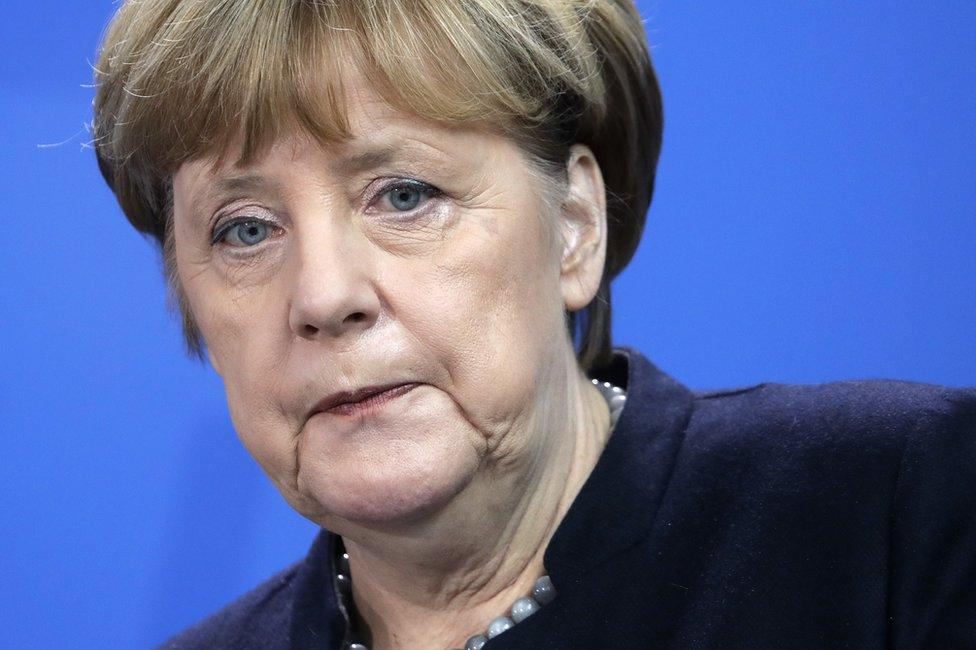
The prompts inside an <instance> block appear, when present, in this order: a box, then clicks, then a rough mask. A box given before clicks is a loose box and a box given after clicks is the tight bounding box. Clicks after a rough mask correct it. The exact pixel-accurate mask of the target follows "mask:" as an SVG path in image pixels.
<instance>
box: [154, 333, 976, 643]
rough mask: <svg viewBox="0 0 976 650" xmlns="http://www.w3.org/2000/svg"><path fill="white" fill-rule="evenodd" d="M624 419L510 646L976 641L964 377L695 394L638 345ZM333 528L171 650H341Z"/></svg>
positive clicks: (612, 376) (627, 356)
mask: <svg viewBox="0 0 976 650" xmlns="http://www.w3.org/2000/svg"><path fill="white" fill-rule="evenodd" d="M594 374H596V376H599V377H600V378H602V379H606V380H609V381H611V382H613V383H615V384H617V385H620V386H625V387H626V388H627V391H628V398H627V405H626V407H625V408H624V411H623V414H622V416H621V418H620V421H619V422H618V423H617V428H616V430H615V431H614V433H613V435H612V436H611V438H610V440H609V442H608V444H607V447H606V449H605V450H604V452H603V454H602V456H601V457H600V460H599V462H598V464H597V466H596V467H595V469H594V470H593V473H592V474H591V476H590V477H589V479H588V481H587V482H586V484H585V485H584V487H583V489H582V491H581V492H580V494H579V495H578V497H577V498H576V500H575V502H574V503H573V505H572V507H571V508H570V510H569V512H568V513H567V515H566V518H565V519H564V520H563V522H562V523H561V525H560V526H559V528H558V530H557V532H556V534H555V536H554V537H553V539H552V541H551V543H550V545H549V547H548V549H546V554H545V566H546V568H547V570H548V571H549V574H550V576H551V577H552V581H553V583H554V584H555V586H556V590H557V593H558V596H557V597H556V600H555V601H553V602H552V603H550V604H549V605H546V606H545V607H543V608H542V610H540V611H539V612H538V613H536V614H534V615H533V616H531V617H530V618H529V619H527V620H525V621H524V622H522V623H520V624H518V625H516V626H515V627H514V628H512V629H511V630H509V631H507V632H505V633H503V634H501V635H499V636H498V637H496V638H495V639H493V640H491V641H489V643H488V644H487V646H486V650H488V649H490V650H503V649H506V648H553V649H557V648H558V649H562V650H566V649H572V648H607V649H614V650H621V649H626V648H635V649H637V648H640V649H650V648H722V649H728V648H750V649H757V648H858V649H862V648H867V649H870V648H938V649H942V648H976V390H973V389H952V388H943V387H938V386H931V385H924V384H915V383H908V382H898V381H857V382H838V383H830V384H823V385H816V386H792V385H782V384H760V385H758V386H753V387H751V388H744V389H739V390H732V391H718V392H710V393H695V392H692V391H689V390H688V389H687V388H685V387H684V386H682V385H681V384H679V383H677V382H676V381H675V380H673V379H671V378H670V377H668V376H667V375H665V374H664V373H662V372H661V371H660V370H658V369H657V368H655V367H654V366H653V365H652V364H651V363H650V362H649V361H648V360H647V359H645V358H644V357H643V356H642V355H641V354H640V353H638V352H636V351H634V350H628V349H623V350H617V352H616V355H615V359H614V363H613V364H612V365H611V366H610V367H608V368H606V369H604V370H603V371H602V372H597V373H594ZM334 543H335V539H334V536H333V535H332V534H330V533H328V532H327V531H322V533H321V534H320V535H319V536H318V537H317V539H316V540H315V542H314V544H313V546H312V549H311V551H310V552H309V554H308V556H307V557H306V558H305V560H304V561H302V562H300V563H298V564H296V565H294V566H292V567H291V568H289V569H287V570H286V571H284V572H283V573H281V574H279V575H277V576H275V577H274V578H272V579H270V580H269V581H268V582H266V583H265V584H263V585H261V586H260V587H258V588H257V589H255V590H254V591H252V592H251V593H249V594H247V595H245V596H243V597H242V598H241V599H240V600H238V601H237V602H235V603H232V604H231V605H229V606H228V607H227V608H226V609H224V610H223V611H221V612H219V613H217V614H216V615H214V616H213V617H211V618H209V619H207V620H205V621H203V622H202V623H199V624H198V625H196V626H195V627H193V628H190V629H189V630H187V631H185V632H183V633H182V634H181V635H180V636H178V637H176V638H175V639H173V640H171V641H170V642H169V643H168V644H167V646H166V647H170V648H321V649H328V648H339V644H340V642H341V639H342V638H343V634H344V630H345V621H344V618H343V616H342V614H341V613H340V611H339V609H338V607H337V605H336V601H335V597H334V591H333V587H332V580H331V577H330V576H331V575H332V574H331V565H330V558H331V557H332V556H331V553H332V550H333V544H334Z"/></svg>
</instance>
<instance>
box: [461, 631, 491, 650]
mask: <svg viewBox="0 0 976 650" xmlns="http://www.w3.org/2000/svg"><path fill="white" fill-rule="evenodd" d="M486 643H488V637H486V636H485V635H484V634H475V635H474V636H473V637H471V638H470V639H468V640H467V642H466V643H465V644H464V650H481V648H482V646H484V645H485V644H486Z"/></svg>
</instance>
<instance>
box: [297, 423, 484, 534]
mask: <svg viewBox="0 0 976 650" xmlns="http://www.w3.org/2000/svg"><path fill="white" fill-rule="evenodd" d="M431 415H434V414H431ZM445 421H447V422H451V419H450V418H445V417H443V416H441V417H430V418H427V417H424V415H423V413H416V412H415V413H413V414H403V417H402V418H399V419H398V421H395V422H379V423H376V424H375V426H370V427H362V428H360V429H359V430H357V431H356V433H355V435H341V436H330V435H318V436H316V435H312V436H310V439H309V440H307V441H305V442H306V444H303V445H301V446H300V448H299V450H298V454H299V461H300V462H299V470H298V477H297V479H298V480H297V481H296V487H297V489H298V491H299V494H300V498H299V500H300V501H301V502H302V503H303V504H304V505H306V506H310V507H308V508H305V507H302V508H299V511H301V512H302V513H303V514H305V516H306V517H308V518H309V519H312V520H313V521H315V522H316V523H319V524H320V525H325V524H324V522H325V521H330V522H331V521H334V520H335V519H337V518H338V519H342V520H346V521H349V522H352V523H354V524H358V525H364V526H386V527H389V526H394V525H403V524H411V523H415V522H418V521H421V520H424V519H426V518H429V517H431V516H433V515H435V514H436V513H437V512H438V511H439V510H441V509H442V508H444V507H446V506H447V505H448V504H449V503H451V501H452V500H453V499H454V498H455V497H456V496H457V495H458V494H459V493H460V492H461V491H463V490H464V488H465V487H467V486H468V485H469V484H470V483H471V482H472V481H473V480H474V478H475V475H476V473H477V471H478V468H479V467H480V464H481V458H480V457H479V454H478V452H477V451H476V446H475V445H473V444H472V442H471V438H470V432H468V431H466V430H465V429H466V427H465V426H463V424H462V423H459V422H455V424H456V425H457V426H456V427H453V426H447V427H445V426H444V423H445ZM293 505H295V504H294V503H293ZM313 513H314V515H313ZM326 527H327V528H328V527H329V526H328V525H326ZM335 532H339V531H335Z"/></svg>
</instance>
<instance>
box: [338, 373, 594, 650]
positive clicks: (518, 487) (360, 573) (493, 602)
mask: <svg viewBox="0 0 976 650" xmlns="http://www.w3.org/2000/svg"><path fill="white" fill-rule="evenodd" d="M569 361H570V362H571V364H567V365H568V367H567V368H566V371H565V372H563V373H560V374H561V375H562V376H561V377H558V378H557V381H555V382H553V385H552V387H551V388H550V392H548V393H547V394H546V395H543V396H540V400H538V401H539V403H540V405H539V408H538V409H537V410H538V413H536V414H533V415H532V416H531V417H529V418H527V420H526V422H527V424H526V426H527V427H530V428H531V429H530V430H529V431H525V432H521V434H520V436H519V437H520V439H522V440H526V441H528V442H527V445H526V446H524V447H520V453H518V454H511V453H509V454H507V455H506V457H505V458H493V457H488V458H486V459H485V462H483V463H482V471H480V472H479V473H478V475H477V476H476V477H475V479H474V480H473V481H472V482H471V483H470V484H469V485H468V486H467V487H465V489H464V490H462V491H461V492H460V493H459V494H458V495H457V497H456V498H454V499H453V500H452V502H451V503H450V505H449V506H448V507H446V508H444V509H443V510H442V511H440V512H438V513H436V514H435V515H433V516H432V517H429V518H427V519H425V520H423V521H420V522H413V523H411V524H409V525H405V526H403V527H400V528H398V529H397V530H396V531H389V530H384V531H377V530H375V529H368V530H367V529H357V528H356V527H355V526H350V527H348V532H347V534H346V535H344V542H345V545H346V549H347V551H348V552H349V556H350V564H351V570H352V575H353V578H354V580H353V599H354V601H355V603H356V609H357V610H358V614H359V616H360V620H358V621H355V623H356V624H357V627H358V629H360V630H361V631H363V632H364V633H366V636H367V637H368V638H367V641H368V644H369V647H370V648H371V650H387V649H393V648H397V649H410V648H450V647H463V646H464V642H465V640H466V639H467V638H468V637H470V636H471V635H474V634H478V633H482V632H483V631H484V628H485V626H486V625H487V623H488V621H490V620H491V619H493V618H495V617H496V616H499V615H502V614H505V613H506V611H507V609H508V608H509V606H510V605H511V604H512V602H513V601H515V600H516V599H518V598H520V597H522V596H525V595H527V594H528V593H529V592H530V591H531V590H532V585H533V584H534V582H535V580H536V579H537V578H538V577H539V576H541V575H543V574H544V573H545V572H546V571H545V568H544V567H543V555H544V553H545V550H546V547H547V545H548V543H549V540H550V539H551V537H552V535H553V533H555V531H556V528H557V527H558V525H559V522H560V521H562V518H563V516H564V515H565V513H566V511H567V510H568V509H569V506H570V504H571V503H572V502H573V500H574V499H575V497H576V495H577V493H578V492H579V490H580V488H582V486H583V483H584V482H585V481H586V478H587V477H588V476H589V474H590V472H591V470H592V469H593V466H594V465H595V464H596V461H597V459H598V458H599V455H600V453H601V451H602V450H603V447H604V445H605V444H606V440H607V435H608V433H609V426H608V423H609V411H608V408H607V405H606V402H605V401H604V399H603V397H602V396H601V395H600V393H599V391H597V390H596V389H595V388H594V387H593V386H592V384H591V383H590V382H589V380H588V379H587V378H586V377H585V376H584V375H583V374H582V373H581V372H579V370H578V368H577V366H576V361H575V358H572V357H570V359H569ZM567 432H568V433H567ZM512 434H516V435H519V434H518V432H512V433H510V434H509V435H512ZM513 456H514V457H513Z"/></svg>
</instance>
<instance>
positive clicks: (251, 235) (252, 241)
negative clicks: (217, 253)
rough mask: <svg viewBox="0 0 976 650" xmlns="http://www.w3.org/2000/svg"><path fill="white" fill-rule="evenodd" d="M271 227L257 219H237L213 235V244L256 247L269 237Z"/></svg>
mask: <svg viewBox="0 0 976 650" xmlns="http://www.w3.org/2000/svg"><path fill="white" fill-rule="evenodd" d="M271 227H272V226H271V224H269V223H266V222H264V221H261V220H259V219H237V220H235V221H232V222H230V223H229V224H227V225H226V226H224V227H223V228H221V229H220V231H219V232H218V233H217V234H216V235H214V243H219V242H223V243H225V244H229V245H230V246H234V247H237V248H247V247H249V246H257V245H258V244H260V243H261V242H263V241H264V240H265V239H267V238H268V237H269V236H270V234H271Z"/></svg>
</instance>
